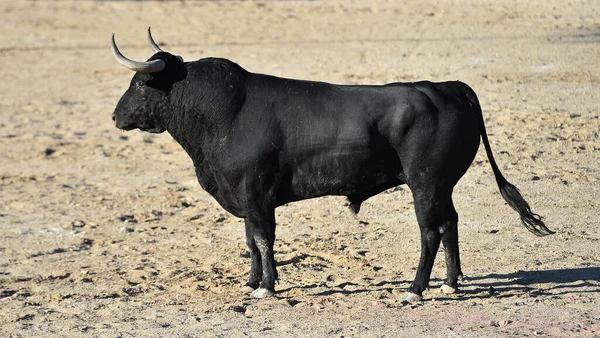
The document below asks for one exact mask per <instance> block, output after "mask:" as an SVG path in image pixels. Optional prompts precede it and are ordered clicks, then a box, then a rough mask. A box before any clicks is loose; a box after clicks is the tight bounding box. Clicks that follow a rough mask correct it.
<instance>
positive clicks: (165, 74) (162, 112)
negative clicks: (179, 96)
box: [111, 28, 187, 133]
mask: <svg viewBox="0 0 600 338" xmlns="http://www.w3.org/2000/svg"><path fill="white" fill-rule="evenodd" d="M148 41H149V43H150V47H151V48H152V50H153V51H154V52H155V54H154V55H153V56H152V57H151V58H150V59H148V61H145V62H140V61H133V60H130V59H128V58H126V57H125V56H123V54H121V52H120V51H119V49H118V48H117V45H116V44H115V35H114V34H113V36H112V44H111V47H112V52H113V54H114V56H115V58H116V59H117V61H119V63H120V64H121V65H123V66H125V67H127V68H129V69H131V70H133V71H135V72H136V73H135V75H134V76H133V79H131V83H130V85H129V89H127V91H126V92H125V94H123V96H122V97H121V99H120V100H119V103H117V107H116V108H115V111H114V113H113V115H112V118H113V121H115V125H116V126H117V128H119V129H122V130H132V129H136V128H137V129H140V130H143V131H147V132H151V133H162V132H163V131H165V129H166V127H165V117H166V116H167V115H168V113H169V111H170V110H171V105H170V100H169V94H170V92H171V90H172V89H173V85H174V84H175V83H176V82H177V81H180V80H182V79H183V78H185V76H186V73H187V72H186V69H185V66H184V63H183V59H182V58H181V57H180V56H175V55H172V54H170V53H167V52H164V51H162V50H161V49H160V47H158V45H157V44H156V43H155V42H154V40H153V39H152V34H151V33H150V28H148Z"/></svg>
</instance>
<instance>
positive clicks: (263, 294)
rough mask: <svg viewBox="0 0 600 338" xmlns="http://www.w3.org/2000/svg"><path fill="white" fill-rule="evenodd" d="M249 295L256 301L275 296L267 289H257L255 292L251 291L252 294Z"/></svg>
mask: <svg viewBox="0 0 600 338" xmlns="http://www.w3.org/2000/svg"><path fill="white" fill-rule="evenodd" d="M250 295H251V296H252V297H254V298H256V299H263V298H268V297H273V296H274V295H275V293H274V292H273V291H270V290H267V289H263V288H258V289H256V290H254V291H252V293H250Z"/></svg>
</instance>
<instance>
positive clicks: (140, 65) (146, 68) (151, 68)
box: [110, 33, 167, 73]
mask: <svg viewBox="0 0 600 338" xmlns="http://www.w3.org/2000/svg"><path fill="white" fill-rule="evenodd" d="M110 47H111V49H112V52H113V55H114V56H115V58H116V59H117V61H119V63H120V64H122V65H123V66H125V67H127V68H129V69H131V70H133V71H136V72H142V73H156V72H160V71H161V70H163V69H165V66H166V65H167V64H166V63H165V61H164V60H160V59H157V60H152V61H145V62H140V61H133V60H129V59H128V58H126V57H125V56H123V54H121V52H120V51H119V48H117V44H116V43H115V34H114V33H113V35H112V43H111V45H110Z"/></svg>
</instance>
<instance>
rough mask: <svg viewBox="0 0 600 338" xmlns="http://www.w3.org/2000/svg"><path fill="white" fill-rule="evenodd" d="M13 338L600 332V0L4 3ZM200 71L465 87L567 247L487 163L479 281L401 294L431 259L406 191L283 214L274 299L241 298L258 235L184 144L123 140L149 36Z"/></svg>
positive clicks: (479, 176)
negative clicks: (205, 185)
mask: <svg viewBox="0 0 600 338" xmlns="http://www.w3.org/2000/svg"><path fill="white" fill-rule="evenodd" d="M0 13H1V16H2V20H0V64H1V65H2V75H1V76H2V81H0V93H1V94H0V152H1V157H0V158H1V160H0V336H4V337H6V336H15V337H34V336H92V337H93V336H99V337H142V336H143V337H149V336H165V337H188V336H189V337H213V336H214V337H245V336H277V337H280V336H310V337H324V336H335V337H341V336H360V337H380V336H398V337H402V336H427V337H430V336H434V337H476V336H481V337H490V336H513V337H516V336H583V337H598V336H600V281H599V280H600V241H599V238H600V237H599V232H598V225H599V224H600V212H599V210H600V198H599V195H600V182H599V180H600V168H599V165H598V164H599V162H600V142H599V135H598V134H599V128H600V127H599V119H598V116H599V112H598V101H599V99H600V97H599V92H600V5H599V4H598V2H597V1H596V0H587V1H586V0H573V1H559V0H533V1H527V2H524V1H517V0H493V1H492V0H484V1H475V0H461V1H459V0H449V1H441V0H440V1H435V0H425V1H423V0H420V1H391V0H390V1H379V0H377V1H333V0H332V1H260V2H255V1H241V2H238V1H219V2H217V1H194V2H192V1H172V2H169V1H143V2H142V1H24V0H22V1H2V2H1V3H0ZM148 26H152V28H153V32H154V36H155V38H156V40H157V41H158V42H159V43H162V46H163V47H164V49H165V50H170V51H173V52H174V53H177V54H180V55H182V56H183V57H184V58H185V59H186V60H194V59H197V58H201V57H206V56H220V57H226V58H229V59H231V60H234V61H236V62H238V63H239V64H240V65H242V66H243V67H245V68H246V69H248V70H250V71H254V72H262V73H270V74H275V75H279V76H283V77H294V78H303V79H311V80H322V81H328V82H335V83H343V84H356V83H365V84H381V83H386V82H394V81H416V80H420V79H430V80H456V79H460V80H462V81H465V82H467V83H469V84H470V85H471V86H472V87H473V88H474V89H475V91H476V92H477V93H478V94H479V98H480V101H481V104H482V107H483V110H484V115H485V118H486V123H487V128H488V133H489V136H490V138H491V143H492V148H493V149H494V151H495V154H496V157H497V160H498V161H499V163H500V166H501V169H502V170H503V172H504V174H505V175H506V176H507V177H508V178H509V180H510V181H512V182H513V183H514V184H516V185H517V186H518V187H519V188H520V189H521V191H522V192H523V193H524V195H525V196H526V198H527V199H528V200H529V202H530V203H531V204H532V206H533V207H534V210H535V211H536V212H538V213H540V214H542V215H543V216H544V217H545V220H546V222H547V224H548V226H549V227H550V228H551V229H553V230H555V231H557V234H556V235H554V236H550V237H545V238H537V237H535V236H534V235H532V234H530V233H529V232H527V231H526V230H525V228H523V227H522V226H521V225H520V223H519V219H518V217H517V215H516V214H515V213H514V212H513V211H512V210H510V209H509V207H508V206H507V205H506V204H505V203H504V201H503V200H502V198H501V197H500V195H499V193H498V192H497V187H496V185H495V182H494V179H493V176H492V174H491V170H490V167H489V165H488V162H487V158H486V157H485V155H484V152H483V150H482V149H480V153H479V154H478V156H477V158H476V160H475V162H474V163H473V165H472V167H471V168H470V170H469V172H468V173H467V174H466V175H465V176H464V178H463V179H462V180H461V182H460V183H459V184H458V186H457V187H456V189H455V194H454V196H455V199H454V200H455V204H456V208H457V210H458V213H459V215H460V223H459V229H460V236H461V239H460V245H461V250H462V261H463V270H464V272H465V274H466V276H467V278H466V279H465V280H464V281H463V283H462V290H461V293H460V294H458V295H456V296H446V295H443V294H441V293H440V292H439V291H438V289H439V286H440V284H441V279H442V278H443V276H444V273H445V267H444V264H443V259H441V258H442V257H443V254H442V253H440V255H439V256H438V261H437V262H436V265H435V267H434V271H433V275H432V278H433V279H432V282H431V285H430V289H429V290H428V291H426V292H425V293H424V296H425V298H424V301H423V302H422V303H418V304H413V305H404V304H402V302H401V295H402V293H403V290H404V289H405V288H407V287H408V286H409V284H410V282H411V280H412V278H413V277H414V272H415V267H416V265H417V262H418V255H419V239H418V228H417V226H416V221H415V216H414V210H413V205H412V201H411V195H410V192H409V191H408V190H407V189H406V188H398V189H394V190H393V191H387V192H385V193H382V194H380V195H379V196H376V197H374V198H372V199H370V200H368V201H367V202H365V204H364V206H363V210H362V211H361V213H360V214H359V215H358V217H354V216H353V215H352V214H351V213H350V212H349V211H348V210H347V209H346V207H345V206H344V203H345V201H344V199H343V198H339V197H326V198H320V199H315V200H310V201H304V202H299V203H294V204H291V205H287V206H284V207H281V208H279V209H278V210H277V217H278V232H277V234H278V239H277V243H276V259H277V261H278V265H279V272H280V277H281V280H280V281H279V284H278V285H277V288H278V291H279V292H278V294H277V297H276V298H274V299H267V300H254V299H250V298H248V297H246V296H243V295H241V294H239V293H238V288H239V286H240V285H241V284H242V283H243V282H244V281H245V279H246V274H247V272H248V269H249V259H248V256H247V254H246V249H245V244H244V239H243V238H244V235H243V224H242V222H241V221H240V220H239V219H236V218H234V217H232V216H231V215H229V214H227V213H226V212H225V211H223V210H222V209H221V208H220V207H219V206H218V205H217V204H216V202H215V201H214V200H213V199H212V198H211V197H210V196H209V195H208V194H207V193H205V192H204V191H203V190H202V189H201V188H200V186H199V185H198V184H197V182H196V178H195V177H194V171H193V168H192V164H191V161H190V160H189V158H188V157H187V155H186V154H185V153H184V152H183V151H182V150H181V148H180V147H179V145H178V144H176V143H175V142H174V141H172V140H171V138H170V136H169V135H168V134H166V133H165V134H161V135H150V134H144V133H142V132H139V131H133V132H128V133H121V132H119V131H118V130H117V129H115V128H114V127H113V124H112V121H111V113H112V110H113V109H114V107H115V104H116V102H117V100H118V99H119V97H120V95H121V94H122V93H123V92H124V91H125V89H126V88H127V87H128V83H129V79H130V78H131V76H132V75H133V74H132V72H130V71H128V70H127V69H125V68H123V67H121V66H120V65H119V64H118V63H117V62H116V61H115V60H114V58H113V56H112V55H111V52H110V48H109V41H110V34H111V33H112V32H114V33H116V36H117V41H118V43H119V46H120V48H121V50H122V51H123V52H124V53H125V54H126V55H127V56H129V57H131V58H133V59H145V58H147V57H149V56H150V55H151V50H150V48H149V47H148V45H147V43H146V36H145V34H146V28H147V27H148Z"/></svg>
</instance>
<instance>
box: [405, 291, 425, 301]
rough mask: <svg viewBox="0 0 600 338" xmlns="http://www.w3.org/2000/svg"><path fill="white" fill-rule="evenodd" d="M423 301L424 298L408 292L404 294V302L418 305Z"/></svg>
mask: <svg viewBox="0 0 600 338" xmlns="http://www.w3.org/2000/svg"><path fill="white" fill-rule="evenodd" d="M422 299H423V296H420V295H417V294H416V293H412V292H408V291H407V292H405V293H404V296H402V301H403V302H408V303H417V302H420V301H421V300H422Z"/></svg>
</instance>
